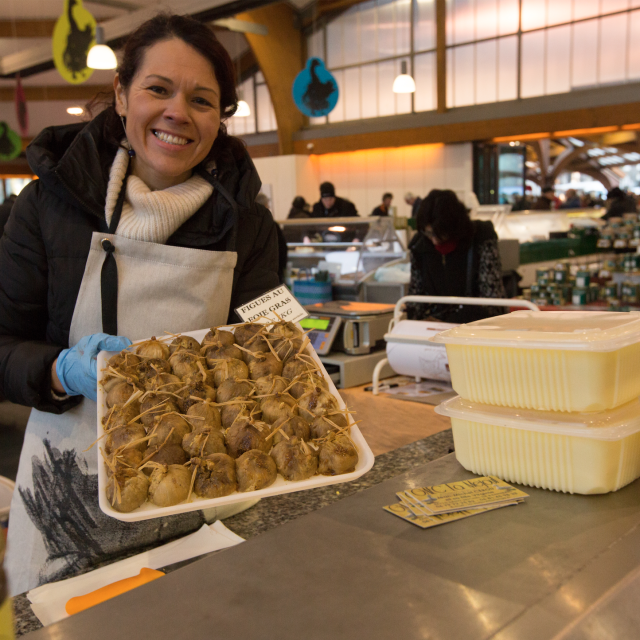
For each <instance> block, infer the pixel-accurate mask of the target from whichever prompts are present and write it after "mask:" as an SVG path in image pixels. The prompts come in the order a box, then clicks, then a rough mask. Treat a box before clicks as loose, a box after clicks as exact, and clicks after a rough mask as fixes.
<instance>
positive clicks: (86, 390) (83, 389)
mask: <svg viewBox="0 0 640 640" xmlns="http://www.w3.org/2000/svg"><path fill="white" fill-rule="evenodd" d="M130 344H131V340H129V338H125V337H124V336H110V335H109V334H107V333H94V334H93V335H92V336H85V337H84V338H82V339H81V340H80V341H79V342H78V344H77V345H76V346H75V347H73V348H71V349H65V350H64V351H61V352H60V355H59V356H58V362H57V363H56V374H57V375H58V378H59V380H60V384H62V386H63V387H64V390H65V391H66V392H67V394H68V395H70V396H80V395H82V396H85V397H86V398H89V399H91V400H94V401H95V400H97V399H98V395H97V391H96V386H97V383H98V372H97V369H98V353H99V352H100V351H122V349H125V348H126V347H128V346H129V345H130Z"/></svg>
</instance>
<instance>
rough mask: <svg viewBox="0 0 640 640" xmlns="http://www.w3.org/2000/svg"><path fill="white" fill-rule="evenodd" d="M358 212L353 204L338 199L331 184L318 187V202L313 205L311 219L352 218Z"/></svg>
mask: <svg viewBox="0 0 640 640" xmlns="http://www.w3.org/2000/svg"><path fill="white" fill-rule="evenodd" d="M357 216H358V212H357V210H356V207H355V205H354V204H353V202H350V201H349V200H347V199H346V198H338V197H337V196H336V189H335V187H334V186H333V184H332V183H331V182H323V183H322V184H321V185H320V201H319V202H316V203H315V204H314V205H313V212H312V214H311V217H312V218H353V217H357Z"/></svg>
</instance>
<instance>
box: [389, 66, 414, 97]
mask: <svg viewBox="0 0 640 640" xmlns="http://www.w3.org/2000/svg"><path fill="white" fill-rule="evenodd" d="M415 90H416V83H415V82H414V81H413V78H412V77H411V76H410V75H409V74H408V73H407V61H406V60H403V61H402V62H401V63H400V75H399V76H396V79H395V80H394V81H393V93H415Z"/></svg>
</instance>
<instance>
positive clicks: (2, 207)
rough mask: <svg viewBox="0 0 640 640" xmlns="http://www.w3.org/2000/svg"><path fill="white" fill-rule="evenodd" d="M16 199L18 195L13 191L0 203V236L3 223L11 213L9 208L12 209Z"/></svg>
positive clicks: (5, 222)
mask: <svg viewBox="0 0 640 640" xmlns="http://www.w3.org/2000/svg"><path fill="white" fill-rule="evenodd" d="M17 199H18V196H17V195H16V194H15V193H12V194H11V195H10V196H8V197H7V198H5V200H4V202H3V203H2V204H0V236H2V232H3V231H4V225H5V224H7V220H8V219H9V214H10V213H11V209H13V203H14V202H15V201H16V200H17Z"/></svg>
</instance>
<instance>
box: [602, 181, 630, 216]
mask: <svg viewBox="0 0 640 640" xmlns="http://www.w3.org/2000/svg"><path fill="white" fill-rule="evenodd" d="M605 206H606V208H607V212H606V213H605V214H604V215H603V216H602V219H603V220H608V219H609V218H620V217H622V214H623V213H636V212H637V211H638V209H637V207H636V201H635V198H634V197H633V196H630V195H629V194H627V193H625V192H624V191H623V190H622V189H621V188H620V187H614V188H613V189H611V190H610V191H609V193H607V202H606V205H605Z"/></svg>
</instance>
